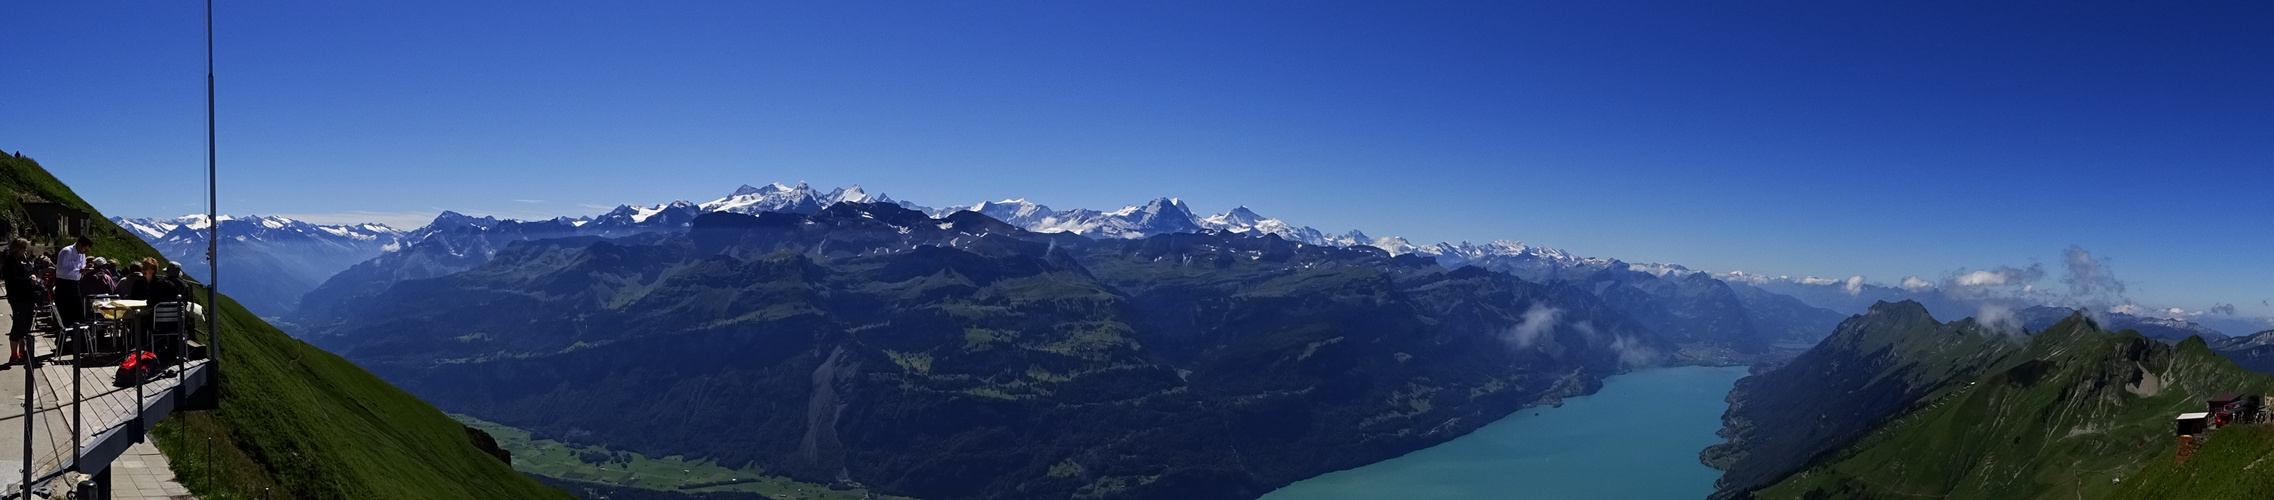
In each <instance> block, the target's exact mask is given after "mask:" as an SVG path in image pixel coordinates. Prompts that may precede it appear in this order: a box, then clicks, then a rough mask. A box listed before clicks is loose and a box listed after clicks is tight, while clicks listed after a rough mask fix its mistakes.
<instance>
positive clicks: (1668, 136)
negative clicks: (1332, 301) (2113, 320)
mask: <svg viewBox="0 0 2274 500" xmlns="http://www.w3.org/2000/svg"><path fill="white" fill-rule="evenodd" d="M1228 3H1233V2H1203V3H1187V4H1174V3H1165V2H1036V3H1023V4H1013V3H1000V2H895V3H861V2H828V3H823V2H798V3H759V2H720V3H717V4H702V5H698V4H693V3H681V2H631V3H624V2H607V3H583V2H522V3H512V4H485V3H480V2H240V1H228V0H224V1H223V2H222V5H221V7H220V10H219V16H220V17H219V21H218V26H219V29H220V30H221V34H220V37H221V38H220V42H219V48H220V57H221V60H220V71H221V75H220V77H221V93H220V98H221V106H222V110H221V113H222V114H221V118H220V126H221V134H222V136H221V144H222V146H221V157H222V165H223V169H224V173H223V174H222V175H223V181H224V183H226V185H225V187H224V188H223V193H222V194H223V196H222V203H223V211H225V212H229V213H238V214H244V213H260V214H297V215H302V216H311V215H312V216H315V217H314V218H328V219H332V220H338V219H342V218H350V219H352V218H356V217H366V218H372V219H379V220H389V221H397V220H401V219H403V218H405V217H409V218H423V217H426V216H428V215H430V214H432V213H434V212H435V211H437V210H439V209H441V208H449V209H455V210H460V211H466V212H470V213H494V214H501V215H508V216H521V217H530V216H549V215H559V214H577V213H592V212H594V211H595V210H594V209H591V208H587V207H586V205H609V206H613V205H616V204H619V203H643V204H645V203H659V202H664V201H669V200H671V199H675V198H686V199H690V200H696V201H702V200H707V199H710V198H715V197H717V196H721V195H723V194H725V193H726V192H727V191H728V190H731V189H733V188H734V187H735V186H737V185H739V184H743V183H751V184H757V183H763V182H775V181H781V182H795V181H798V180H805V181H810V182H812V183H814V184H816V185H830V186H834V185H847V184H855V183H858V184H862V185H864V186H866V187H868V188H869V189H870V190H871V192H885V193H889V194H891V195H893V196H894V197H896V198H900V199H907V200H912V201H916V202H919V203H924V204H929V205H935V206H937V205H950V204H961V203H970V202H973V201H978V200H983V199H1000V198H1006V197H1026V198H1030V199H1033V200H1036V201H1038V202H1042V203H1045V204H1049V205H1052V206H1056V207H1060V208H1068V207H1093V208H1111V207H1118V206H1120V205H1124V204H1132V203H1141V202H1142V201H1143V200H1146V199H1150V198H1152V197H1155V196H1179V197H1183V198H1184V199H1186V200H1187V201H1188V202H1190V203H1191V204H1192V205H1193V206H1194V207H1196V208H1198V209H1201V210H1207V211H1221V210H1224V209H1229V208H1231V207H1233V206H1235V205H1242V204H1244V205H1248V206H1251V207H1254V208H1256V209H1257V210H1258V211H1260V212H1262V213H1264V214H1265V215H1270V216H1275V217H1280V218H1284V219H1287V220H1290V221H1292V222H1295V223H1297V224H1305V225H1312V226H1317V227H1320V228H1322V229H1328V230H1333V231H1341V230H1347V229H1351V228H1358V229H1364V230H1366V231H1367V232H1369V233H1371V234H1375V235H1404V236H1407V237H1409V238H1411V239H1414V240H1416V241H1425V242H1426V241H1440V240H1454V241H1458V240H1473V241H1485V240H1492V239H1513V240H1522V241H1526V242H1531V243H1535V244H1541V245H1547V246H1554V247H1560V248H1566V249H1569V250H1572V251H1574V252H1577V253H1580V254H1585V255H1599V256H1610V257H1618V258H1623V259H1628V260H1634V261H1658V262H1676V263H1683V264H1687V265H1690V266H1692V267H1698V268H1707V269H1716V270H1730V269H1741V270H1746V271H1755V272H1765V273H1771V274H1791V275H1796V276H1797V275H1811V274H1812V275H1819V276H1830V275H1839V276H1845V275H1849V274H1863V275H1865V276H1868V277H1870V278H1871V279H1872V280H1875V281H1881V282H1892V281H1895V280H1899V279H1901V278H1902V277H1903V276H1907V275H1921V276H1926V277H1928V278H1930V279H1931V278H1935V277H1939V276H1941V275H1943V274H1945V273H1948V272H1950V271H1952V270H1954V269H1958V268H1962V267H1965V268H1984V267H1989V266H1994V265H2001V264H2015V265H2026V264H2028V263H2029V262H2031V261H2033V260H2034V261H2043V262H2046V263H2047V264H2049V265H2057V264H2058V259H2059V252H2060V250H2061V249H2063V248H2066V247H2067V246H2068V245H2071V244H2076V245H2082V246H2083V247H2085V248H2087V249H2090V250H2092V251H2093V252H2094V253H2095V254H2097V255H2100V256H2103V257H2106V258H2108V259H2109V260H2110V263H2111V264H2112V266H2113V268H2114V269H2115V271H2116V272H2117V273H2118V276H2119V277H2122V278H2124V279H2126V280H2129V281H2131V282H2132V285H2133V287H2132V291H2133V295H2134V296H2135V297H2136V298H2138V299H2140V300H2141V301H2142V302H2143V303H2146V304H2149V305H2157V306H2178V307H2184V308H2188V309H2202V308H2205V307H2208V306H2210V305H2212V304H2213V303H2233V304H2236V305H2238V306H2240V307H2242V308H2243V310H2244V311H2245V312H2256V313H2261V314H2274V307H2268V306H2265V305H2262V303H2261V301H2262V300H2266V299H2274V258H2269V257H2270V252H2269V249H2270V248H2274V230H2270V224H2269V216H2270V215H2274V206H2270V205H2269V203H2268V201H2267V200H2268V199H2269V198H2268V194H2269V191H2274V189H2270V188H2274V90H2269V89H2270V88H2274V29H2269V26H2274V10H2270V9H2274V7H2269V4H2266V3H2264V2H2255V3H2249V4H2245V3H2236V4H2234V5H2207V4H2205V3H2200V2H2188V3H2179V4H2171V3H2163V4H2160V5H2131V4H2117V3H2112V2H2042V3H2035V4H2012V5H2004V6H1984V5H1978V4H1981V3H1985V2H1948V3H1930V2H1887V3H1889V4H1896V5H1893V6H1863V5H1859V4H1858V3H1855V2H1787V3H1768V2H1747V3H1746V4H1748V5H1742V6H1739V5H1727V4H1728V2H1691V1H1671V2H1651V3H1642V2H1569V1H1567V2H1544V3H1538V2H1536V3H1516V2H1487V3H1481V4H1459V3H1450V2H1372V3H1366V4H1334V3H1328V2H1314V1H1303V2H1273V3H1261V2H1238V3H1236V5H1227V4H1228ZM1997 3H2001V4H2005V3H2007V2H1997ZM469 4H475V5H469ZM199 7H200V6H198V5H194V4H190V3H183V2H160V3H147V2H143V3H133V4H131V5H130V4H119V3H116V2H52V3H49V4H42V5H21V4H17V5H11V6H9V7H7V8H6V9H5V13H6V14H7V18H8V19H9V20H10V23H9V24H10V29H9V30H7V31H6V32H5V33H0V63H4V64H0V68H5V69H4V71H6V73H5V74H6V77H5V78H0V103H4V104H0V110H5V113H6V115H7V117H8V118H9V119H8V120H5V122H4V123H0V148H5V149H7V150H9V151H23V152H24V153H25V154H27V155H30V156H33V157H35V158H38V159H40V160H41V161H42V163H43V164H45V165H47V166H49V168H51V169H53V170H55V171H56V172H57V173H58V175H60V176H62V177H63V178H64V179H65V180H66V181H68V182H70V183H71V184H72V185H73V186H74V187H76V188H77V189H78V190H79V191H80V192H81V193H83V194H85V195H86V196H87V197H88V198H89V199H90V200H92V201H94V202H95V203H97V204H98V205H99V206H101V207H102V208H103V209H104V210H106V211H107V212H109V213H111V214H116V215H129V216H169V215H177V214H181V213H188V212H192V211H201V209H202V206H203V200H202V196H201V194H202V193H201V192H200V191H198V189H200V183H201V182H202V180H203V179H202V174H201V173H200V172H199V171H198V170H197V169H198V168H199V167H201V166H202V163H203V140H204V135H203V134H204V131H203V115H202V112H203V101H202V97H203V88H202V79H203V66H202V64H203V59H202V57H203V53H202V48H203V47H202V45H201V43H202V38H201V37H202V32H201V31H200V30H199V29H200V25H199V22H200V17H199V16H200V12H199V10H198V9H199ZM516 200H521V201H516ZM343 214H345V215H343Z"/></svg>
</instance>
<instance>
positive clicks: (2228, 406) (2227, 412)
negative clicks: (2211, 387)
mask: <svg viewBox="0 0 2274 500" xmlns="http://www.w3.org/2000/svg"><path fill="white" fill-rule="evenodd" d="M2258 403H2259V398H2258V397H2257V396H2252V395H2249V394H2243V393H2239V392H2229V393H2225V394H2220V395H2217V396H2212V397H2211V399H2210V400H2207V401H2204V402H2203V406H2204V410H2205V411H2207V412H2209V413H2210V414H2211V425H2212V426H2217V427H2224V426H2227V425H2229V424H2239V423H2250V422H2257V421H2259V420H2260V416H2261V414H2262V412H2263V411H2264V408H2260V407H2259V404H2258Z"/></svg>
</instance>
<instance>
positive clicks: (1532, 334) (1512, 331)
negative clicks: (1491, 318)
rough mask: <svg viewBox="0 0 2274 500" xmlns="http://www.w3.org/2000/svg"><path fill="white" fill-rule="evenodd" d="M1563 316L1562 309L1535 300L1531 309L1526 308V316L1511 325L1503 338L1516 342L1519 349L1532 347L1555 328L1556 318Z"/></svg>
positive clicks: (1511, 342) (1512, 342)
mask: <svg viewBox="0 0 2274 500" xmlns="http://www.w3.org/2000/svg"><path fill="white" fill-rule="evenodd" d="M1562 316H1563V310H1562V309H1557V308H1553V307H1548V306H1547V305H1545V304H1541V303H1538V302H1534V303H1532V307H1531V308H1530V309H1526V310H1524V318H1523V319H1521V320H1517V321H1516V326H1513V327H1509V328H1508V333H1507V334H1506V335H1502V336H1501V338H1503V339H1506V340H1508V343H1510V344H1514V345H1515V346H1516V348H1517V349H1524V348H1529V347H1532V344H1533V343H1534V342H1538V341H1539V339H1540V336H1542V335H1546V334H1548V333H1549V332H1552V331H1554V330H1555V325H1556V320H1557V319H1558V318H1561V317H1562Z"/></svg>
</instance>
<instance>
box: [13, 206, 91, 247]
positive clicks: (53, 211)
mask: <svg viewBox="0 0 2274 500" xmlns="http://www.w3.org/2000/svg"><path fill="white" fill-rule="evenodd" d="M24 216H25V217H27V218H30V219H31V221H30V222H31V223H30V224H28V225H29V226H30V227H27V228H23V229H27V230H30V231H31V234H33V235H38V236H54V237H66V238H67V237H71V236H77V235H79V234H80V233H83V232H85V231H86V229H87V213H86V212H82V211H79V210H78V209H74V208H71V207H69V206H65V205H63V204H61V203H51V202H44V201H42V202H25V203H24Z"/></svg>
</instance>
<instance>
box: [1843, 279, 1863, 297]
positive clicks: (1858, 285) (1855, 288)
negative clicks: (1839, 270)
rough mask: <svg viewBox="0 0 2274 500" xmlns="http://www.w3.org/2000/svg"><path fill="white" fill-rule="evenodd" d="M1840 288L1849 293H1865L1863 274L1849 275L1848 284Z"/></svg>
mask: <svg viewBox="0 0 2274 500" xmlns="http://www.w3.org/2000/svg"><path fill="white" fill-rule="evenodd" d="M1840 289H1842V290H1847V291H1848V295H1858V294H1862V293H1863V276H1860V275H1858V276H1849V277H1848V282H1847V284H1845V285H1841V286H1840Z"/></svg>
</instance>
